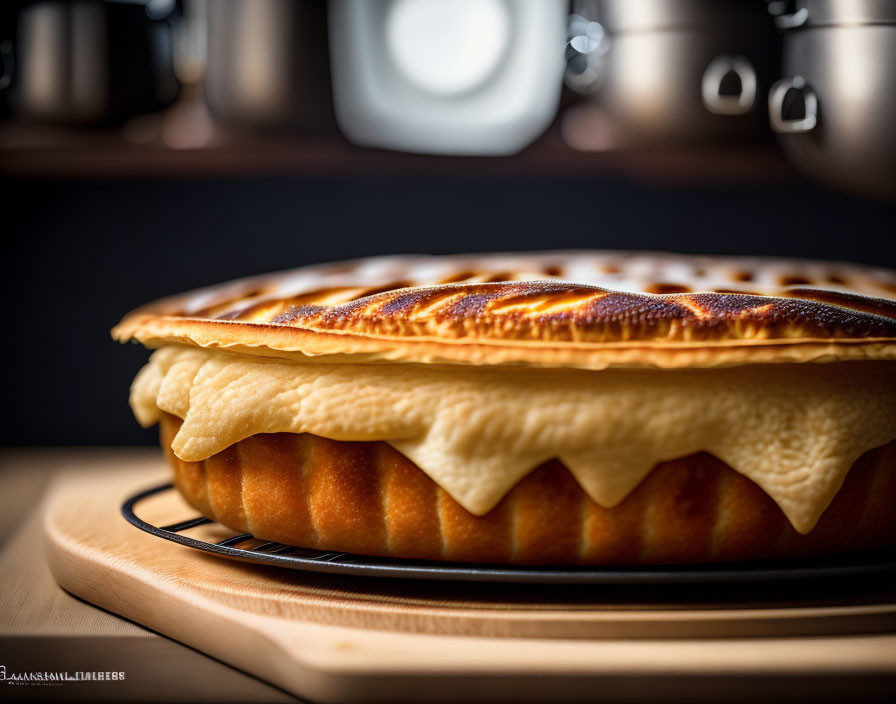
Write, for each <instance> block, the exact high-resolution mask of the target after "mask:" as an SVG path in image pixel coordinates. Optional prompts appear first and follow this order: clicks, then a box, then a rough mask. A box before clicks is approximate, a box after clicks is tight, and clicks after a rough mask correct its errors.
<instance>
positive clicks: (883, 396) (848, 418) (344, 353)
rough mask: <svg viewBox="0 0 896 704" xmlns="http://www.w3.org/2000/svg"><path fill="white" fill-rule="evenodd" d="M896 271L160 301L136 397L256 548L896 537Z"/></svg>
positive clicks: (485, 282) (139, 409)
mask: <svg viewBox="0 0 896 704" xmlns="http://www.w3.org/2000/svg"><path fill="white" fill-rule="evenodd" d="M894 297H896V272H892V271H889V270H884V269H877V268H872V267H864V266H858V265H849V264H833V263H826V262H813V261H802V260H782V259H752V258H723V257H693V256H678V255H663V254H627V253H620V252H545V253H533V254H496V255H476V256H453V257H426V256H413V257H410V256H409V257H384V258H373V259H366V260H358V261H355V262H347V263H339V264H331V265H322V266H313V267H306V268H302V269H297V270H294V271H288V272H283V273H280V274H273V275H268V276H262V277H256V278H252V279H245V280H242V281H237V282H233V283H229V284H224V285H221V286H217V287H213V288H209V289H203V290H199V291H195V292H192V293H188V294H184V295H181V296H177V297H173V298H169V299H164V300H161V301H158V302H156V303H152V304H150V305H148V306H145V307H143V308H141V309H138V310H137V311H134V312H133V313H131V314H129V315H128V316H127V317H126V318H125V319H124V320H123V321H122V322H121V323H120V324H119V325H118V326H117V327H116V328H115V330H114V331H113V335H114V336H115V337H116V339H119V340H122V341H124V340H129V339H131V340H137V341H139V342H142V343H144V344H145V345H147V346H149V347H153V348H159V349H158V351H157V352H155V353H154V355H153V356H152V358H151V360H150V362H149V364H148V365H147V366H146V367H145V368H144V369H143V370H142V371H141V373H140V374H139V375H138V377H137V379H136V380H135V382H134V385H133V387H132V392H131V405H132V407H133V409H134V412H135V414H136V415H137V418H138V420H140V422H141V423H143V424H144V425H150V424H152V423H154V422H158V421H160V422H161V428H162V444H163V447H164V448H165V449H166V451H167V452H168V456H169V459H170V460H171V464H172V466H173V468H174V476H175V484H176V486H177V487H178V489H179V490H180V491H181V492H182V493H183V495H184V496H185V497H186V499H187V500H188V501H189V502H190V503H191V504H192V505H193V506H195V507H196V508H197V509H198V510H200V511H201V512H202V513H203V514H204V515H207V516H209V517H211V518H214V519H216V520H218V521H220V522H222V523H224V524H225V525H228V526H230V527H232V528H235V529H238V530H241V531H245V532H250V533H252V534H254V535H255V536H257V537H259V538H265V539H269V540H276V541H278V542H284V543H289V544H294V545H300V546H305V547H314V548H321V549H328V550H341V551H347V552H357V553H364V554H375V555H390V556H396V557H412V558H427V559H447V560H462V561H486V562H500V563H528V564H536V563H567V564H575V563H580V564H651V563H693V562H706V561H726V560H740V559H753V558H769V557H784V556H794V555H807V554H817V553H834V552H839V551H845V550H859V549H870V548H878V547H883V546H896V511H894V510H893V508H892V507H893V506H894V505H896V302H894V300H893V299H894Z"/></svg>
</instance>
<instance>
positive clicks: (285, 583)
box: [44, 460, 896, 702]
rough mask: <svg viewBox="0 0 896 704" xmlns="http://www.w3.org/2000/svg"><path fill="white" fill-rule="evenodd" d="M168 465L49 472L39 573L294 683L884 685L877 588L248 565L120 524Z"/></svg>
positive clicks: (303, 692)
mask: <svg viewBox="0 0 896 704" xmlns="http://www.w3.org/2000/svg"><path fill="white" fill-rule="evenodd" d="M165 477H166V472H165V469H164V467H163V466H162V463H161V460H160V462H159V465H158V467H157V468H155V467H151V468H150V469H146V468H145V467H143V468H128V467H122V468H121V470H120V471H118V472H115V473H110V472H108V471H107V470H103V471H95V472H91V471H82V472H79V473H76V474H68V475H65V476H62V477H60V478H59V479H58V480H57V481H56V483H55V485H54V486H53V487H52V488H51V492H50V494H49V496H48V500H47V504H46V507H47V508H46V513H45V517H44V528H45V535H46V539H47V549H48V559H49V564H50V567H51V570H52V571H53V574H54V576H55V577H56V579H57V580H58V581H59V583H60V584H61V585H62V586H63V587H64V588H66V589H67V590H69V591H71V592H72V593H74V594H76V595H77V596H80V597H81V598H83V599H85V600H87V601H89V602H91V603H93V604H96V605H98V606H101V607H103V608H105V609H108V610H110V611H113V612H115V613H117V614H120V615H122V616H124V617H126V618H129V619H132V620H133V621H136V622H137V623H140V624H143V625H145V626H147V627H149V628H152V629H154V630H156V631H159V632H161V633H164V634H166V635H168V636H170V637H172V638H174V639H176V640H179V641H182V642H183V643H186V644H187V645H190V646H192V647H195V648H197V649H199V650H201V651H203V652H205V653H207V654H209V655H211V656H213V657H215V658H218V659H220V660H222V661H224V662H226V663H228V664H231V665H233V666H235V667H237V668H240V669H243V670H245V671H247V672H249V673H251V674H253V675H256V676H258V677H260V678H261V679H264V680H266V681H268V682H271V683H273V684H276V685H278V686H280V687H282V688H284V689H286V690H287V691H290V692H292V693H294V694H296V695H297V696H301V697H307V698H309V699H312V700H315V701H333V702H349V701H358V702H360V701H450V700H455V699H458V698H466V699H470V698H475V699H476V700H480V701H486V700H490V701H493V700H515V701H534V700H553V701H560V700H567V701H577V700H592V701H593V700H615V701H641V700H650V701H673V700H680V699H682V698H688V699H692V700H694V701H705V700H712V699H718V698H720V697H725V698H728V699H731V700H738V699H745V700H747V699H748V700H751V701H755V700H756V699H761V698H762V697H763V696H769V697H774V698H781V697H786V696H789V695H791V694H799V696H800V697H801V698H805V697H807V696H809V697H811V698H814V699H837V698H843V697H850V698H855V697H856V696H857V695H858V694H862V695H863V696H865V697H866V698H872V699H873V698H876V697H878V696H879V697H880V698H881V699H882V700H883V699H885V698H886V697H887V696H888V695H889V694H890V693H891V692H892V687H893V686H894V684H896V635H894V633H896V599H894V598H893V585H892V584H878V585H844V584H843V583H842V582H841V583H839V584H835V585H822V584H819V585H816V586H815V587H812V588H811V589H810V588H807V587H806V586H805V585H801V586H799V587H798V588H796V589H794V588H792V587H791V588H785V587H784V586H783V585H779V586H777V587H773V588H772V589H771V590H769V589H768V588H760V587H756V586H752V587H748V588H747V589H736V588H732V587H731V586H721V585H716V586H713V587H704V588H696V587H674V588H673V587H667V588H663V589H659V590H658V589H656V588H652V589H645V588H619V587H613V588H606V587H587V588H586V587H569V586H566V587H544V586H534V585H532V586H523V585H494V584H492V585H487V584H461V583H454V584H442V583H433V582H410V581H400V580H383V579H371V578H349V577H339V576H332V575H323V574H311V573H304V572H299V571H294V570H286V569H281V568H275V567H262V566H256V565H249V564H244V563H241V562H235V561H231V560H226V559H223V558H219V557H216V556H212V555H207V554H204V553H201V552H199V551H195V550H191V549H189V548H186V547H183V546H180V545H177V544H174V543H170V542H168V541H165V540H162V539H160V538H157V537H154V536H152V535H148V534H146V533H143V532H141V531H139V530H138V529H136V528H134V527H133V526H131V525H130V524H128V523H126V522H125V521H124V519H123V518H122V517H121V515H120V513H119V507H120V505H121V503H122V501H123V500H124V498H125V497H126V496H128V495H130V494H133V493H134V492H136V491H137V490H139V489H142V488H146V487H148V486H151V485H153V484H156V483H159V482H161V481H164V479H165ZM140 513H141V516H142V517H144V518H145V519H147V520H150V521H151V522H152V521H157V523H156V524H157V525H160V524H164V523H173V522H175V521H178V520H183V519H185V518H189V517H192V516H194V515H195V511H194V510H192V509H190V508H188V507H187V506H186V504H184V503H182V502H181V501H180V499H179V498H177V496H176V495H174V494H173V493H172V492H168V493H166V494H164V495H160V496H159V497H156V498H153V499H151V500H150V502H149V503H148V504H147V505H146V506H145V507H143V506H142V505H141V509H140ZM196 530H205V531H209V533H208V534H207V535H206V536H204V537H206V538H209V537H218V539H220V538H222V537H226V536H227V535H229V534H231V533H229V532H223V531H224V529H222V528H220V527H218V526H211V527H205V528H203V529H196ZM215 531H218V533H215ZM197 537H198V536H197ZM745 600H747V601H746V602H745ZM745 603H747V604H748V605H745ZM757 677H759V679H757Z"/></svg>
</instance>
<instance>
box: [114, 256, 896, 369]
mask: <svg viewBox="0 0 896 704" xmlns="http://www.w3.org/2000/svg"><path fill="white" fill-rule="evenodd" d="M113 335H114V336H115V337H116V339H119V340H122V341H123V340H127V339H132V338H133V339H137V340H139V341H141V342H144V343H146V344H149V345H153V346H157V345H159V344H164V343H165V342H187V343H192V344H199V345H201V346H219V347H231V348H234V349H238V351H243V352H246V351H249V352H252V351H253V350H255V351H259V353H264V351H263V349H262V348H268V349H271V350H278V351H284V350H285V351H293V350H295V351H297V352H304V353H308V354H321V353H326V354H332V353H338V352H340V350H339V344H340V343H339V342H335V341H334V339H335V338H333V336H334V335H337V336H340V339H342V340H343V344H344V345H345V350H344V352H345V353H348V354H359V353H364V354H374V353H375V352H376V349H377V348H376V345H375V344H374V345H371V342H375V341H376V340H386V339H391V340H407V341H409V342H413V341H415V340H423V339H425V340H431V341H435V342H437V343H442V342H444V343H450V342H455V343H456V342H458V341H464V342H474V343H477V344H483V345H489V344H497V343H513V342H525V343H530V344H532V343H537V344H538V345H545V344H550V345H559V346H564V345H566V346H569V345H570V343H583V344H598V345H606V344H611V345H612V344H625V343H632V342H643V343H650V344H652V345H656V346H663V345H668V346H670V347H675V346H676V345H679V346H680V345H681V344H682V343H700V342H706V343H725V344H729V343H734V344H738V343H749V344H758V345H762V344H772V343H774V344H779V345H780V344H782V343H788V344H790V343H799V342H804V341H816V342H817V341H823V342H825V343H861V342H870V341H878V342H879V341H884V342H886V343H887V344H888V347H887V349H886V350H885V351H884V352H885V353H880V354H878V353H877V352H875V353H873V354H872V356H892V355H893V354H894V350H893V343H894V342H896V272H894V271H890V270H887V269H879V268H873V267H866V266H859V265H852V264H837V263H829V262H814V261H800V260H786V259H759V258H739V257H696V256H683V255H661V254H626V253H622V252H553V253H552V252H546V253H533V254H494V255H472V256H448V257H435V256H433V257H430V256H405V257H377V258H370V259H362V260H357V261H353V262H344V263H337V264H328V265H318V266H311V267H304V268H300V269H295V270H292V271H287V272H281V273H279V274H271V275H266V276H259V277H254V278H251V279H244V280H241V281H235V282H231V283H228V284H222V285H220V286H215V287H211V288H208V289H203V290H200V291H195V292H191V293H187V294H183V295H181V296H176V297H172V298H168V299H163V300H161V301H157V302H155V303H152V304H149V305H147V306H144V307H143V308H141V309H138V310H136V311H134V312H133V313H132V314H130V315H129V316H127V317H126V318H125V319H124V320H123V321H122V323H120V324H119V326H117V327H116V328H115V330H114V331H113ZM314 335H318V337H314ZM328 336H329V337H328ZM348 338H352V339H353V340H355V341H358V340H360V344H357V345H354V346H353V345H352V344H350V343H349V342H348V341H347V340H348ZM325 339H327V340H328V341H327V343H326V346H325V348H321V349H319V347H320V345H321V341H322V340H325ZM828 352H829V350H822V351H820V352H818V354H819V355H822V354H827V353H828ZM878 352H879V351H878ZM406 353H407V355H409V356H410V357H414V354H417V356H420V355H422V354H423V353H413V354H412V353H409V352H407V350H397V351H396V350H395V349H394V348H390V352H389V354H390V355H391V356H390V357H388V358H389V359H398V358H403V356H404V355H405V354H406ZM863 354H864V353H863ZM426 355H427V359H429V358H436V359H438V358H440V354H439V352H438V351H432V350H429V351H427V352H426ZM856 356H860V355H858V354H857V355H856ZM449 357H450V355H449ZM460 361H463V360H460ZM480 361H481V360H480ZM506 361H526V360H524V359H513V360H506ZM551 361H557V362H562V361H563V360H562V359H560V358H552V360H551ZM732 361H737V360H732ZM764 361H768V360H764ZM625 363H632V360H625ZM651 363H653V362H651ZM595 366H599V365H595Z"/></svg>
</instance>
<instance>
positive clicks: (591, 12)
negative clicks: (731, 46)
mask: <svg viewBox="0 0 896 704" xmlns="http://www.w3.org/2000/svg"><path fill="white" fill-rule="evenodd" d="M573 12H575V13H577V14H579V15H581V16H583V17H585V18H587V19H589V20H596V21H598V22H600V23H601V24H602V25H603V26H604V27H605V28H606V29H607V31H608V32H611V33H618V32H643V31H652V30H658V29H699V28H701V27H718V26H743V25H744V24H753V23H764V24H767V25H769V26H770V25H771V20H770V18H769V16H768V13H767V12H766V10H765V5H764V3H762V2H760V0H725V1H724V2H721V1H720V0H674V2H670V0H576V1H575V2H574V3H573Z"/></svg>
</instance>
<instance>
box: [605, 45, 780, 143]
mask: <svg viewBox="0 0 896 704" xmlns="http://www.w3.org/2000/svg"><path fill="white" fill-rule="evenodd" d="M753 42H755V39H753V38H749V37H746V38H745V37H744V36H742V35H741V33H740V32H739V31H738V30H736V29H722V28H716V29H715V30H714V31H712V32H702V31H696V30H664V31H658V32H632V33H624V34H618V35H616V36H614V37H612V39H611V46H610V49H609V51H608V52H607V53H606V56H605V57H604V58H603V62H604V69H603V75H604V79H603V83H602V85H601V86H600V88H599V89H598V90H597V91H596V92H595V93H594V100H595V101H597V102H598V104H599V105H600V106H601V107H602V108H603V109H604V110H605V112H606V113H607V115H608V116H609V117H610V118H611V119H612V120H613V122H614V124H615V125H616V128H617V131H618V133H619V140H620V141H621V142H622V143H633V144H640V143H653V142H667V141H668V142H677V141H689V140H701V141H704V140H707V139H709V140H712V139H742V138H745V137H749V136H751V135H757V134H762V133H764V132H765V131H766V130H767V126H766V116H765V114H764V111H763V110H757V109H756V106H757V103H758V100H757V96H758V95H762V94H764V92H765V90H767V86H769V85H770V83H771V79H772V77H773V76H774V75H775V66H774V64H775V62H774V59H773V58H772V57H770V56H769V55H768V52H767V51H765V52H764V51H763V50H762V49H761V48H760V47H761V46H762V43H761V42H759V44H758V45H755V46H751V44H752V43H753ZM729 73H735V74H736V75H738V78H739V80H738V81H736V83H739V84H740V85H739V88H735V89H733V90H732V91H731V92H727V93H723V91H722V85H723V80H725V77H726V76H727V75H728V74H729Z"/></svg>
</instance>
